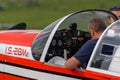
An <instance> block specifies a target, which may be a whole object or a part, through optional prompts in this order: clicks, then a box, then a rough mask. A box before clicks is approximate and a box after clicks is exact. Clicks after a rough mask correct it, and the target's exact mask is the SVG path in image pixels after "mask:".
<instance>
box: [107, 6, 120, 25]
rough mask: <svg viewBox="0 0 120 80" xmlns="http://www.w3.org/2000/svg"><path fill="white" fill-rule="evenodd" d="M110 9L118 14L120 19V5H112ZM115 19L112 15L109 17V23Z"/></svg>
mask: <svg viewBox="0 0 120 80" xmlns="http://www.w3.org/2000/svg"><path fill="white" fill-rule="evenodd" d="M109 11H110V12H112V13H113V14H115V15H116V16H117V18H118V19H120V6H111V7H110V8H109ZM113 22H114V19H113V18H112V17H109V23H110V24H111V23H113Z"/></svg>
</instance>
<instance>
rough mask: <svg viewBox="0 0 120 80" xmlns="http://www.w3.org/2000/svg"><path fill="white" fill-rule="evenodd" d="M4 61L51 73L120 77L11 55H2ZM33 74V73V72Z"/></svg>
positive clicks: (89, 76)
mask: <svg viewBox="0 0 120 80" xmlns="http://www.w3.org/2000/svg"><path fill="white" fill-rule="evenodd" d="M4 58H5V61H6V63H10V64H14V65H17V66H23V67H26V68H28V69H33V70H38V71H41V70H44V71H49V72H52V73H59V74H63V75H69V76H76V77H85V78H90V79H98V80H108V79H110V78H111V79H117V80H118V79H120V77H117V76H112V75H107V74H103V73H99V72H94V71H90V70H85V71H80V70H68V69H65V68H62V67H58V66H53V65H49V64H45V63H42V62H40V61H36V60H29V59H24V58H17V57H12V56H7V55H4ZM33 75H34V74H33Z"/></svg>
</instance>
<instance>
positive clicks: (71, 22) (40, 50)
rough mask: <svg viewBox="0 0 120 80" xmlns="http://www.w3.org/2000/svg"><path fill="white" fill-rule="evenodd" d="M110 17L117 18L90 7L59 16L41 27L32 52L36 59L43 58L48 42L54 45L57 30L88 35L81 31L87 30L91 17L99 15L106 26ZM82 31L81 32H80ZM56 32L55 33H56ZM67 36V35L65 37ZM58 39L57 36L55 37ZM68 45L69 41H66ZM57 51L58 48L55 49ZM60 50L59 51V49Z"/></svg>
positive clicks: (59, 43) (46, 51) (42, 59)
mask: <svg viewBox="0 0 120 80" xmlns="http://www.w3.org/2000/svg"><path fill="white" fill-rule="evenodd" d="M110 16H111V17H112V18H113V19H114V20H117V17H116V16H115V15H114V14H112V13H110V12H108V11H105V10H98V9H90V10H83V11H78V12H75V13H72V14H69V15H67V16H65V17H63V18H60V19H58V20H56V21H55V22H53V23H52V24H50V25H48V26H47V27H46V28H45V29H43V30H42V31H41V32H40V33H39V35H38V36H37V37H36V39H35V40H34V42H33V44H32V53H33V56H34V58H35V59H36V60H41V61H44V60H45V56H46V54H48V49H49V47H50V44H52V45H55V44H56V40H53V38H55V39H56V36H59V32H58V31H64V32H65V30H77V31H80V32H79V33H77V34H75V36H74V37H76V36H86V37H90V35H89V34H86V35H84V34H83V32H86V33H87V32H88V23H89V21H90V20H91V19H92V18H95V17H100V18H102V19H103V20H104V22H105V23H106V26H108V25H109V22H108V18H109V17H110ZM81 31H83V32H81ZM56 34H57V35H56ZM67 34H69V33H66V32H65V33H64V34H63V35H62V37H64V36H66V35H67ZM66 38H68V37H66ZM57 39H58V38H57ZM61 44H63V42H62V41H58V45H61ZM67 44H68V46H69V45H70V44H69V41H67ZM57 51H58V50H57ZM59 52H60V51H59ZM41 56H42V57H41Z"/></svg>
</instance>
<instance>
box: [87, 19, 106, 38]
mask: <svg viewBox="0 0 120 80" xmlns="http://www.w3.org/2000/svg"><path fill="white" fill-rule="evenodd" d="M105 29H106V25H105V23H104V21H103V20H102V19H101V18H99V17H97V18H93V19H91V20H90V22H89V31H90V33H91V37H92V39H95V38H99V37H100V36H101V34H102V32H103V31H104V30H105Z"/></svg>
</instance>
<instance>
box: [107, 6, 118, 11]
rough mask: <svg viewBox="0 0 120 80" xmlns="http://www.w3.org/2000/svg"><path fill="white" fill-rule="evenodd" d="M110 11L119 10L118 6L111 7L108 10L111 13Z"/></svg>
mask: <svg viewBox="0 0 120 80" xmlns="http://www.w3.org/2000/svg"><path fill="white" fill-rule="evenodd" d="M112 10H120V6H111V7H110V8H109V11H112Z"/></svg>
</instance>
